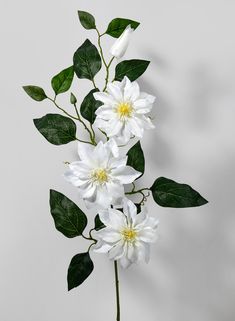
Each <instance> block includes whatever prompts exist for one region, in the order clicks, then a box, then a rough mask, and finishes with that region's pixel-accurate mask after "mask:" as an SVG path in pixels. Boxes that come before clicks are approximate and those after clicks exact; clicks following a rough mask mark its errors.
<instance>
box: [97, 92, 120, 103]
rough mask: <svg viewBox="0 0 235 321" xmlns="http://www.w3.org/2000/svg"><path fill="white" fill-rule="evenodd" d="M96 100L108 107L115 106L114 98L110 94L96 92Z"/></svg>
mask: <svg viewBox="0 0 235 321" xmlns="http://www.w3.org/2000/svg"><path fill="white" fill-rule="evenodd" d="M93 96H94V98H95V99H96V100H99V101H101V102H102V103H104V104H106V105H110V106H113V105H114V104H115V102H114V100H113V98H112V96H110V95H109V94H107V93H104V92H96V93H94V94H93Z"/></svg>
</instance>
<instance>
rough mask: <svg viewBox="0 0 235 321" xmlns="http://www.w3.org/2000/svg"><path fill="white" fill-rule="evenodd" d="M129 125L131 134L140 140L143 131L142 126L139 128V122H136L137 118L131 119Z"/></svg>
mask: <svg viewBox="0 0 235 321" xmlns="http://www.w3.org/2000/svg"><path fill="white" fill-rule="evenodd" d="M129 124H130V127H131V132H132V134H133V135H134V136H136V137H138V138H142V137H143V134H144V129H143V126H141V122H140V121H139V122H138V121H137V117H132V118H131V119H130V120H129Z"/></svg>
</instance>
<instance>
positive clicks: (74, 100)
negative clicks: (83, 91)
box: [70, 93, 77, 105]
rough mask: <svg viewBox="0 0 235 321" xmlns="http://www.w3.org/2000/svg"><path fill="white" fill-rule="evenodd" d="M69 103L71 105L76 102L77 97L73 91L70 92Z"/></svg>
mask: <svg viewBox="0 0 235 321" xmlns="http://www.w3.org/2000/svg"><path fill="white" fill-rule="evenodd" d="M70 103H71V104H72V105H74V104H76V103H77V98H76V96H75V95H74V94H73V93H71V94H70Z"/></svg>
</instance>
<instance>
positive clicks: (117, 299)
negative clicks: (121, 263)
mask: <svg viewBox="0 0 235 321" xmlns="http://www.w3.org/2000/svg"><path fill="white" fill-rule="evenodd" d="M114 271H115V286H116V302H117V318H116V320H117V321H120V297H119V280H118V264H117V261H114Z"/></svg>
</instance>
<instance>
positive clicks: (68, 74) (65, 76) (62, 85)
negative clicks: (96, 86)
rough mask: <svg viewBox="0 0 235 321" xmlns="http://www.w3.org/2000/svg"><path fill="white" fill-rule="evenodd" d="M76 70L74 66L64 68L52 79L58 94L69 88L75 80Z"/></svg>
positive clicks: (53, 86) (52, 84)
mask: <svg viewBox="0 0 235 321" xmlns="http://www.w3.org/2000/svg"><path fill="white" fill-rule="evenodd" d="M73 75H74V70H73V66H71V67H69V68H66V69H64V70H62V71H61V72H60V73H58V74H57V75H56V76H54V77H53V78H52V80H51V86H52V88H53V89H54V92H55V94H56V95H58V94H62V93H64V92H66V91H67V90H69V88H70V87H71V84H72V81H73Z"/></svg>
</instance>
